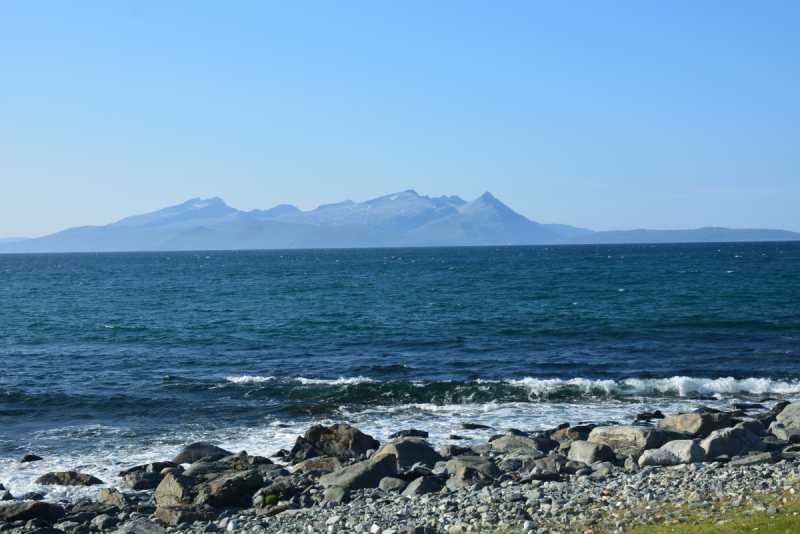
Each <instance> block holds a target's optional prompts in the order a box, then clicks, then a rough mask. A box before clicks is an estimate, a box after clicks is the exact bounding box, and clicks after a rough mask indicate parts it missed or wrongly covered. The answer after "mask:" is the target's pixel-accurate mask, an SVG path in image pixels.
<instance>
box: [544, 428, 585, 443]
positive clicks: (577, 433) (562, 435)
mask: <svg viewBox="0 0 800 534" xmlns="http://www.w3.org/2000/svg"><path fill="white" fill-rule="evenodd" d="M583 428H589V427H575V428H562V429H561V430H556V431H555V432H553V433H552V434H551V437H552V438H553V439H554V440H556V441H558V442H559V443H564V442H566V441H586V440H587V439H589V434H588V432H590V431H591V430H589V431H584V430H581V429H583Z"/></svg>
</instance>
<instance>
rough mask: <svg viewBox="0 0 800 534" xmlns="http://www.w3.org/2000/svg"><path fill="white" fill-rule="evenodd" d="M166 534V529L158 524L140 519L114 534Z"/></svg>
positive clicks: (127, 524)
mask: <svg viewBox="0 0 800 534" xmlns="http://www.w3.org/2000/svg"><path fill="white" fill-rule="evenodd" d="M165 532H166V530H164V527H162V526H161V525H159V524H158V523H154V522H152V521H150V520H149V519H147V518H145V517H139V518H137V519H134V520H133V521H128V522H127V523H125V524H124V525H122V526H121V527H120V528H118V529H117V530H115V531H114V534H164V533H165Z"/></svg>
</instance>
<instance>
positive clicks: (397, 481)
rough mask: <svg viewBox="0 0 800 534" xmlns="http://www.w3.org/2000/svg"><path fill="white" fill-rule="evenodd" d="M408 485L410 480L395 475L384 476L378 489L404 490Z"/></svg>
mask: <svg viewBox="0 0 800 534" xmlns="http://www.w3.org/2000/svg"><path fill="white" fill-rule="evenodd" d="M406 487H408V482H406V481H405V480H403V479H401V478H394V477H386V478H382V479H381V481H380V483H379V484H378V489H380V490H383V491H403V490H404V489H406Z"/></svg>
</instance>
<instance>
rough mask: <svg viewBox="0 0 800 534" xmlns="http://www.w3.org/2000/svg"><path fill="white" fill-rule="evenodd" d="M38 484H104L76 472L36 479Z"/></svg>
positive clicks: (50, 474) (48, 474) (94, 478)
mask: <svg viewBox="0 0 800 534" xmlns="http://www.w3.org/2000/svg"><path fill="white" fill-rule="evenodd" d="M36 483H37V484H42V485H44V486H94V485H95V484H102V483H103V481H102V480H100V479H99V478H96V477H93V476H92V475H87V474H84V473H76V472H75V471H61V472H58V473H47V474H45V475H42V476H40V477H39V478H37V479H36Z"/></svg>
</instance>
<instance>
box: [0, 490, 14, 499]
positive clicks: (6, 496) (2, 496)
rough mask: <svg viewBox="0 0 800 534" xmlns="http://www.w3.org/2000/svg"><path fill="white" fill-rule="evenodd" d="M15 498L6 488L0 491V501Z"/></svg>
mask: <svg viewBox="0 0 800 534" xmlns="http://www.w3.org/2000/svg"><path fill="white" fill-rule="evenodd" d="M15 500H16V499H15V498H14V496H13V495H11V492H10V491H8V490H6V491H0V501H15Z"/></svg>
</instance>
